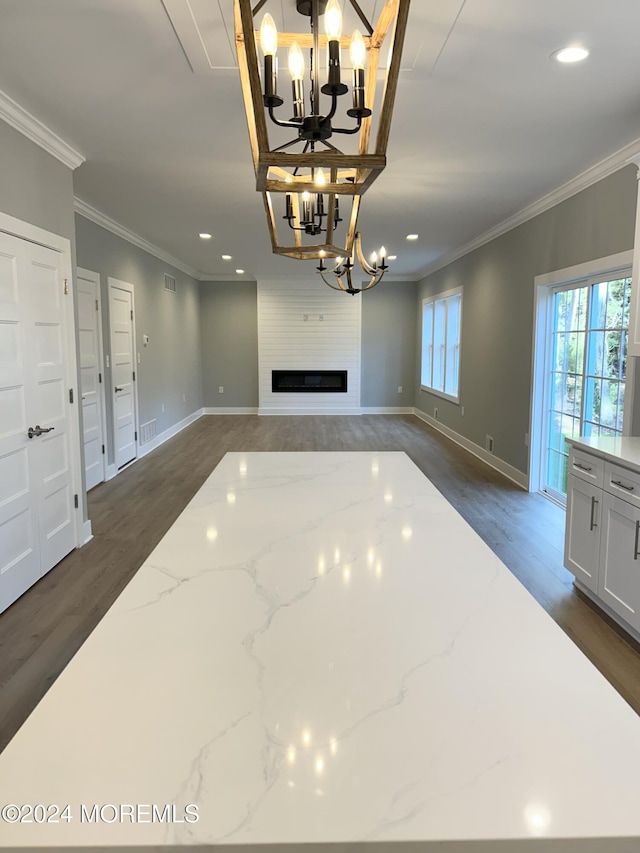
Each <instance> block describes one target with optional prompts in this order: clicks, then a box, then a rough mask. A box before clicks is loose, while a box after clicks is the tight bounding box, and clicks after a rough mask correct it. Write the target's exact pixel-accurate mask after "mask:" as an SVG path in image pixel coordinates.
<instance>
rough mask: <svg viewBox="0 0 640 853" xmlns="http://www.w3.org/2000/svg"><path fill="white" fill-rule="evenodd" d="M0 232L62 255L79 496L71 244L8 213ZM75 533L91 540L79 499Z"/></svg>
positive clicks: (74, 478)
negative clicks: (65, 281) (66, 297)
mask: <svg viewBox="0 0 640 853" xmlns="http://www.w3.org/2000/svg"><path fill="white" fill-rule="evenodd" d="M0 231H4V232H6V233H7V234H12V235H13V236H14V237H18V238H20V239H21V240H28V241H30V242H31V243H38V244H40V245H41V246H46V247H47V248H49V249H53V250H54V251H56V252H59V253H60V255H61V261H62V262H61V265H60V270H61V273H62V277H63V278H65V279H66V280H67V283H68V285H69V298H68V299H67V307H66V317H65V323H66V338H67V340H66V355H67V359H66V361H67V365H66V367H67V370H66V373H67V375H66V380H67V387H68V390H69V391H71V390H73V392H74V393H73V400H74V401H73V403H69V402H67V406H69V407H70V408H71V412H70V415H71V416H70V418H69V435H70V439H71V459H70V466H71V484H72V488H73V491H74V493H75V494H76V495H78V496H80V495H82V483H83V478H82V455H81V450H80V448H81V438H80V415H79V403H78V399H79V397H80V384H79V381H78V351H77V348H76V336H75V328H76V317H75V307H74V306H75V295H74V281H73V265H72V261H71V241H70V240H69V239H68V238H67V237H61V236H60V235H59V234H53V233H52V232H50V231H45V230H44V228H39V227H38V226H37V225H32V224H31V223H30V222H24V221H23V220H21V219H16V217H15V216H10V215H9V214H8V213H2V212H0ZM74 406H75V417H73V407H74ZM74 528H75V530H74V532H75V539H76V545H77V547H78V548H79V547H81V546H82V545H84V544H85V542H87V541H88V537H89V538H90V535H91V534H90V523H89V520H88V519H87V518H85V514H84V502H83V501H81V500H78V508H77V509H76V511H75V513H74Z"/></svg>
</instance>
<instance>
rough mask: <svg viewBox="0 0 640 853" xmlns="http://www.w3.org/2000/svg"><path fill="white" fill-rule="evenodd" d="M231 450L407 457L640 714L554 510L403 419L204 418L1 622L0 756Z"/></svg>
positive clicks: (624, 650) (637, 681)
mask: <svg viewBox="0 0 640 853" xmlns="http://www.w3.org/2000/svg"><path fill="white" fill-rule="evenodd" d="M230 450H236V451H238V450H245V451H251V450H259V451H277V450H404V451H405V452H406V453H407V454H408V455H409V456H410V457H411V459H412V460H413V461H414V462H415V463H416V464H417V465H418V466H419V468H420V469H421V470H422V471H423V472H424V473H425V474H426V475H427V477H429V479H430V480H431V481H432V482H433V483H434V484H435V485H436V486H437V488H438V489H440V491H441V492H442V493H443V494H444V495H445V497H446V498H447V499H448V500H449V501H450V502H451V503H452V504H453V506H454V507H455V508H456V509H457V510H458V512H460V514H461V515H462V516H463V517H464V518H465V519H466V520H467V521H468V522H469V524H471V526H472V527H473V528H474V529H475V530H476V531H477V532H478V533H479V534H480V536H481V537H482V538H483V539H484V540H485V541H486V542H487V543H488V545H489V546H490V547H491V548H492V549H493V550H494V551H495V553H496V554H497V555H498V556H499V557H500V558H501V559H502V560H503V561H504V563H506V565H507V566H508V567H509V569H510V570H511V571H512V572H513V574H514V575H516V577H518V578H519V579H520V580H521V581H522V583H523V584H524V585H525V587H526V588H527V589H528V590H529V591H530V592H531V593H532V595H533V596H534V597H535V598H536V599H537V601H538V602H539V603H540V604H541V605H542V606H543V607H544V608H545V610H546V611H547V612H548V613H549V614H550V615H551V616H552V617H553V619H555V621H556V622H557V623H558V624H559V625H560V626H561V627H562V628H563V629H564V630H565V631H566V633H567V634H568V635H569V636H570V637H571V638H572V639H573V640H574V641H575V642H576V643H577V645H578V646H579V647H580V648H581V649H582V650H583V651H584V652H585V654H586V655H587V656H588V657H589V658H590V659H591V660H592V661H593V663H594V664H595V665H596V666H597V667H598V669H599V670H600V671H601V672H602V673H603V674H604V675H605V677H606V678H607V679H608V680H609V681H610V682H611V683H612V684H613V685H614V687H615V688H616V689H617V690H618V691H619V692H620V693H621V694H622V695H623V696H624V698H625V699H626V700H627V701H628V702H629V704H630V705H631V706H632V707H633V708H634V709H635V710H636V711H637V712H638V713H640V650H639V649H638V647H636V646H635V644H633V643H631V642H628V641H627V640H626V639H625V638H624V637H623V635H622V633H621V632H620V631H619V630H618V629H617V628H616V627H614V626H613V625H612V623H610V622H609V621H608V620H607V619H605V618H602V617H601V616H600V615H599V614H598V612H597V611H596V610H595V609H594V608H593V606H592V605H591V604H590V603H589V602H587V601H586V600H585V599H584V598H583V597H582V596H581V595H580V594H578V593H577V592H576V591H575V589H574V588H573V586H572V576H571V575H570V574H569V573H568V572H567V571H566V570H565V569H564V568H563V566H562V546H563V535H564V512H563V511H562V510H561V509H560V508H559V507H557V506H555V505H554V504H552V503H551V502H550V501H547V500H545V498H543V497H541V496H540V495H530V494H527V493H525V492H523V491H522V490H520V489H519V488H517V487H516V486H515V485H513V484H512V483H511V482H510V481H509V480H506V479H505V478H503V477H502V476H501V475H500V474H498V473H496V472H495V471H493V470H492V469H491V468H489V467H488V466H486V465H485V464H484V463H482V462H481V461H480V460H478V459H476V458H475V457H473V456H471V455H469V454H468V453H466V452H465V451H464V450H462V449H461V448H459V447H458V446H457V445H455V444H454V443H453V442H451V441H449V440H448V439H446V438H444V437H443V436H441V435H440V434H439V433H437V432H435V431H434V430H432V429H431V428H430V427H428V426H427V425H426V424H424V423H422V422H421V421H419V420H418V419H417V418H415V417H413V416H410V415H406V416H405V415H402V416H399V415H398V416H396V415H370V416H362V417H257V416H232V415H229V416H217V417H203V418H201V419H200V420H199V421H197V422H196V423H194V424H192V425H191V426H190V427H189V428H187V429H186V430H184V431H183V432H182V433H180V435H178V436H176V437H175V438H173V439H171V440H170V441H168V442H167V443H166V444H164V445H163V446H162V447H161V448H159V449H158V450H156V451H154V452H153V453H152V454H150V455H149V456H147V457H145V458H144V459H141V460H140V461H139V462H136V463H135V464H134V465H132V466H131V467H130V468H128V469H126V470H125V471H123V472H122V473H121V474H120V475H119V476H118V477H116V478H115V479H114V480H111V481H110V482H109V483H103V484H102V485H100V486H98V487H96V488H95V489H93V490H92V491H91V492H90V494H89V515H90V518H91V522H92V527H93V534H94V538H93V540H92V541H91V542H90V543H89V544H88V545H86V546H85V547H84V548H82V549H80V550H77V551H74V552H73V553H72V554H70V555H69V556H68V557H67V558H66V559H64V560H63V561H62V562H61V563H60V564H59V565H58V566H56V568H55V569H53V570H52V571H51V572H49V574H48V575H47V576H46V577H44V578H43V579H42V580H41V581H39V583H37V584H36V585H35V587H33V588H32V589H31V590H29V591H28V592H27V593H25V595H23V596H22V598H20V599H19V600H18V601H17V602H15V604H13V605H12V606H11V607H10V608H9V609H8V610H7V611H5V613H3V614H2V615H0V749H2V748H4V746H6V744H7V743H8V741H9V740H10V738H11V737H12V736H13V734H14V733H15V732H16V730H17V729H18V727H19V726H20V725H21V724H22V722H23V721H24V720H25V719H26V717H27V716H28V715H29V713H30V712H31V711H32V709H33V708H34V706H35V705H36V703H37V702H38V701H39V700H40V698H41V697H42V696H43V695H44V693H45V692H46V691H47V689H48V688H49V687H50V686H51V684H52V683H53V682H54V681H55V679H56V678H57V677H58V675H59V674H60V672H61V671H62V670H63V669H64V667H65V666H66V664H67V663H68V661H69V660H70V659H71V657H72V656H73V655H74V653H75V652H76V651H77V650H78V648H79V647H80V646H81V645H82V643H83V642H84V640H85V639H86V637H87V636H88V635H89V633H90V632H91V631H92V629H93V628H94V627H95V626H96V625H97V623H98V622H99V620H100V619H101V617H102V616H103V615H104V613H105V612H106V611H107V609H108V608H109V606H110V605H111V604H112V603H113V601H114V600H115V598H116V597H117V596H118V594H119V593H120V591H121V590H122V589H123V587H124V586H125V585H126V583H127V582H128V581H129V579H130V578H131V577H132V575H133V574H134V573H135V572H136V570H137V569H138V568H139V567H140V565H141V564H142V563H143V562H144V560H145V558H146V557H147V555H148V554H149V553H150V552H151V550H152V549H153V548H154V547H155V545H156V544H157V543H158V542H159V540H160V539H161V538H162V536H163V535H164V533H165V532H166V530H167V529H168V528H169V527H170V526H171V525H172V524H173V522H174V521H175V519H176V518H177V517H178V515H179V514H180V513H181V512H182V510H183V508H184V507H185V505H186V504H187V502H188V501H189V500H190V498H191V497H192V496H193V495H194V494H195V492H196V491H197V490H198V489H199V488H200V486H201V485H202V483H203V482H204V480H205V479H206V478H207V476H208V475H209V474H210V472H211V471H212V470H213V468H214V467H215V466H216V464H217V463H218V462H219V460H220V459H221V458H222V456H223V455H224V454H225V453H226V452H227V451H230ZM513 630H514V631H517V630H518V626H517V625H514V626H513ZM505 642H506V643H508V642H509V638H508V637H505Z"/></svg>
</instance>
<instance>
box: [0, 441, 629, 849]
mask: <svg viewBox="0 0 640 853" xmlns="http://www.w3.org/2000/svg"><path fill="white" fill-rule="evenodd" d="M11 804H16V805H17V806H18V807H19V810H20V813H21V814H22V816H23V817H24V816H25V815H27V816H28V815H29V813H28V811H27V812H25V811H24V809H23V807H24V806H25V805H27V804H30V805H36V804H40V805H43V806H57V807H58V808H59V809H60V810H62V809H64V808H65V807H66V806H68V809H67V810H66V811H65V812H64V815H65V816H62V814H63V812H61V811H60V812H59V813H58V814H57V815H54V813H53V812H52V811H51V810H49V811H48V812H47V813H46V815H45V813H43V812H42V811H40V812H39V813H38V816H39V817H40V818H43V817H45V816H46V817H49V818H51V817H52V816H55V817H57V819H58V822H46V823H37V822H31V823H24V822H15V823H10V822H7V821H6V820H5V821H4V822H0V846H2V847H5V848H6V847H18V848H23V847H33V848H40V849H63V848H67V849H69V848H72V849H73V848H82V849H85V850H98V849H100V850H102V851H105V850H109V849H116V848H117V849H118V850H119V851H122V850H124V849H127V850H133V849H138V848H148V849H156V848H157V849H162V850H165V851H166V850H170V849H179V848H183V847H187V846H190V847H192V849H194V850H195V849H198V850H205V849H207V850H208V849H212V848H216V849H218V850H225V851H226V850H229V851H230V850H231V848H233V849H234V850H237V848H238V847H246V848H247V849H250V851H251V853H263V851H264V853H285V849H286V850H287V851H291V853H298V848H299V847H300V846H301V845H305V849H306V850H309V851H310V853H347V851H348V850H349V851H350V850H353V851H354V853H355V851H356V850H357V851H367V853H370V851H373V850H375V851H379V853H403V850H405V849H406V851H407V853H412V851H421V853H422V851H424V853H489V851H491V853H511V851H517V852H518V853H519V851H524V853H538V851H544V852H545V853H547V851H550V853H569V851H570V853H578V851H579V853H638V851H640V719H639V718H638V717H637V716H636V714H635V713H634V712H633V711H632V709H631V708H630V707H629V706H628V705H627V704H626V703H625V702H624V701H623V699H622V698H621V697H620V696H619V695H618V694H617V693H616V692H615V690H614V689H613V688H612V687H611V686H610V685H609V684H608V683H607V682H606V681H605V679H604V678H603V677H602V676H601V675H600V673H599V672H598V671H597V670H596V669H595V668H594V667H593V666H592V665H591V663H590V662H589V661H588V660H587V659H586V658H585V657H584V656H583V655H582V653H581V652H580V651H579V650H578V649H577V647H576V646H575V645H574V644H573V643H572V642H571V640H569V639H568V638H567V637H566V636H565V634H564V633H563V632H562V631H561V630H560V628H559V627H558V626H557V625H556V624H555V623H554V622H553V621H552V620H551V618H550V617H549V616H548V615H547V614H546V613H545V612H544V611H543V610H542V608H541V607H540V606H539V605H538V604H537V603H536V602H535V601H534V600H533V598H532V597H531V596H530V595H529V593H528V592H526V590H525V589H524V588H523V587H522V586H521V585H520V583H519V582H518V581H517V580H516V579H515V578H514V577H513V576H512V575H511V574H510V572H509V571H508V570H507V569H506V568H505V566H504V565H503V564H502V563H501V562H500V560H498V558H497V557H496V556H495V555H494V554H493V553H492V552H491V551H490V550H489V548H488V547H487V546H486V545H485V544H484V543H483V542H482V541H481V540H480V538H479V537H478V536H477V535H476V534H475V533H474V532H473V531H472V530H471V528H470V527H469V526H468V525H467V524H466V523H465V522H464V521H463V519H462V518H461V517H460V516H459V515H458V514H457V513H456V512H455V510H454V509H453V508H452V507H451V506H450V504H449V503H448V502H447V501H446V500H445V499H444V498H443V497H442V495H441V494H440V493H439V492H438V491H437V490H436V489H435V487H434V486H433V485H432V484H431V483H430V482H429V480H428V479H426V478H425V477H424V476H423V475H422V473H421V472H420V471H419V470H418V468H416V467H415V466H414V465H413V463H412V462H411V461H410V460H409V459H408V458H407V457H406V456H405V455H404V454H402V453H369V452H366V453H351V452H349V453H247V454H238V453H230V454H227V455H226V456H225V457H224V459H223V460H222V462H221V463H220V465H218V467H217V468H216V469H215V471H214V472H213V473H212V475H211V476H210V477H209V479H208V480H207V482H206V483H205V485H204V486H203V487H202V489H201V490H200V491H199V492H198V494H197V495H196V496H195V498H194V499H193V500H192V501H191V503H190V504H189V506H188V507H187V508H186V510H185V511H184V512H183V514H182V515H181V516H180V518H179V519H178V520H177V521H176V523H175V524H174V525H173V527H172V528H171V529H170V530H169V532H168V533H167V535H166V536H165V538H164V539H163V540H162V542H161V543H160V544H159V545H158V547H157V548H156V549H155V551H154V552H153V553H152V554H151V556H150V557H149V559H148V560H147V561H146V563H145V564H144V565H143V566H142V568H141V569H140V571H139V572H138V573H137V575H136V576H135V577H134V579H133V580H132V581H131V583H130V584H129V585H128V587H127V588H126V589H125V591H124V592H123V593H122V595H121V596H120V598H119V599H118V600H117V602H116V603H115V604H114V606H113V607H112V608H111V610H110V611H109V612H108V613H107V615H106V616H105V617H104V619H103V620H102V621H101V622H100V624H99V625H98V627H97V628H96V629H95V631H94V632H93V633H92V635H91V636H90V637H89V639H88V640H87V642H86V643H85V644H84V646H83V647H82V648H81V649H80V651H79V652H78V654H77V655H76V656H75V657H74V659H73V660H72V661H71V663H70V664H69V665H68V667H67V668H66V669H65V670H64V672H63V673H62V675H61V676H60V677H59V679H58V680H57V681H56V682H55V684H54V685H53V687H52V688H51V689H50V690H49V692H48V693H47V694H46V696H45V697H44V699H43V700H42V701H41V703H40V704H39V705H38V707H37V708H36V709H35V711H34V712H33V714H32V715H31V716H30V717H29V719H28V720H27V721H26V723H25V724H24V725H23V727H22V728H21V729H20V731H19V732H18V734H17V735H16V736H15V738H14V739H13V740H12V742H11V743H10V744H9V746H8V747H7V749H6V750H5V751H4V753H3V754H2V755H0V806H2V805H4V806H7V805H11ZM154 807H155V811H154ZM4 813H5V817H7V818H8V819H9V820H11V819H12V815H13V816H14V817H15V812H11V810H9V811H7V810H6V808H5V812H4ZM196 815H197V818H198V819H197V822H192V821H194V817H195V816H196ZM34 817H36V813H35V812H33V813H32V814H31V818H32V821H33V818H34Z"/></svg>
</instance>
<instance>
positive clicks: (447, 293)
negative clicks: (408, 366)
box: [420, 285, 464, 406]
mask: <svg viewBox="0 0 640 853" xmlns="http://www.w3.org/2000/svg"><path fill="white" fill-rule="evenodd" d="M462 291H463V286H462V285H460V286H459V287H453V288H451V290H444V291H442V292H441V293H434V295H433V296H428V297H426V298H425V299H423V300H422V311H421V314H420V388H421V390H422V391H426V392H427V393H428V394H433V395H434V396H436V397H440V398H442V399H443V400H449V401H450V402H452V403H455V404H456V405H458V406H459V405H460V398H461V393H460V376H461V369H460V368H461V364H462V311H463V307H462V303H463V302H464V299H463V298H462ZM458 293H459V294H460V297H461V299H460V320H459V324H460V343H459V345H458V394H457V396H453V395H452V394H447V393H446V392H445V391H439V390H438V389H437V388H432V387H431V386H430V385H423V384H422V352H423V341H424V338H423V328H422V323H423V319H424V307H425V305H428V304H429V303H431V304H433V305H434V306H435V303H436V302H437V301H438V300H439V299H448V298H449V297H450V296H456V295H457V294H458ZM433 316H434V318H435V308H434V312H433ZM444 348H445V354H446V351H447V327H446V323H445V344H444ZM432 350H433V347H432ZM445 358H446V355H445ZM431 370H432V374H433V352H432V356H431ZM445 376H446V368H445Z"/></svg>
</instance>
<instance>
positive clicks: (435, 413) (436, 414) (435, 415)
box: [433, 406, 438, 420]
mask: <svg viewBox="0 0 640 853" xmlns="http://www.w3.org/2000/svg"><path fill="white" fill-rule="evenodd" d="M433 417H434V418H435V419H436V420H438V407H437V406H434V407H433Z"/></svg>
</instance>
